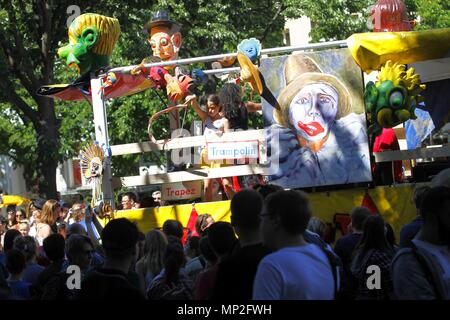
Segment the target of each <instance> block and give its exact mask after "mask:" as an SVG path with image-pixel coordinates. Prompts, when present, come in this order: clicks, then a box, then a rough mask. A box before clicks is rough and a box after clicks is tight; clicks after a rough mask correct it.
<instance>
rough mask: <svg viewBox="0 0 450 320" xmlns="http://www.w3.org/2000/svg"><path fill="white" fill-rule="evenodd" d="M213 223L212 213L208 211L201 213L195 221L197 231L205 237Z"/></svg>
mask: <svg viewBox="0 0 450 320" xmlns="http://www.w3.org/2000/svg"><path fill="white" fill-rule="evenodd" d="M213 223H214V218H213V217H212V216H211V215H210V214H208V213H203V214H200V215H199V216H198V217H197V221H196V222H195V231H197V233H198V234H199V235H200V237H203V236H204V235H206V232H207V229H208V228H209V226H210V225H212V224H213Z"/></svg>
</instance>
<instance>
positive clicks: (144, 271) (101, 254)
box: [0, 185, 450, 301]
mask: <svg viewBox="0 0 450 320" xmlns="http://www.w3.org/2000/svg"><path fill="white" fill-rule="evenodd" d="M414 201H415V205H416V208H417V219H415V220H414V221H412V222H411V223H410V224H408V225H406V226H404V228H403V229H402V231H401V238H400V246H397V245H396V244H395V241H392V240H390V239H389V238H390V237H389V236H388V234H389V232H388V227H387V224H386V223H385V221H384V220H383V218H382V216H381V215H379V214H377V213H375V214H374V213H371V211H370V210H369V209H367V208H365V207H356V208H354V209H353V210H352V211H351V213H350V215H351V226H350V228H349V229H350V232H349V233H348V234H347V235H345V236H343V237H341V238H340V239H339V240H338V241H337V242H336V244H335V245H334V248H333V247H332V245H331V244H328V243H326V242H325V241H324V240H323V238H321V235H319V234H317V233H316V232H314V231H317V230H319V233H320V230H321V229H322V227H321V226H320V225H321V224H320V222H318V221H317V220H318V219H317V218H316V217H314V208H312V207H311V205H310V202H309V200H308V195H307V194H306V193H304V192H301V191H295V190H283V189H282V188H281V187H278V186H276V185H260V186H257V187H256V188H254V189H244V190H241V191H239V192H238V193H236V194H235V195H234V197H233V198H232V200H231V221H230V223H228V222H223V221H218V222H215V221H214V219H213V218H212V216H211V215H209V214H201V215H199V216H198V218H197V221H196V224H195V230H190V232H189V233H188V234H186V233H185V230H186V228H184V227H183V225H182V224H181V223H180V222H179V221H177V220H166V221H165V222H164V224H163V225H162V228H156V229H153V230H150V231H149V232H148V233H147V234H143V233H142V232H141V231H140V230H139V229H138V227H137V225H136V224H135V223H133V222H131V221H129V220H128V219H126V218H119V219H112V220H111V221H110V222H109V223H107V224H106V226H105V227H104V228H103V229H102V230H101V235H100V236H99V238H100V239H101V240H100V241H99V239H96V238H95V237H92V236H90V234H89V232H88V228H87V227H86V226H87V225H86V217H85V214H84V211H83V209H82V207H81V204H76V205H74V206H72V207H71V208H70V209H69V208H67V207H66V206H65V205H64V204H63V205H61V204H60V203H59V202H57V201H55V200H47V201H40V200H37V201H34V202H33V203H32V204H31V206H30V212H31V217H30V218H29V220H28V221H29V225H30V226H29V228H26V230H25V229H24V230H22V228H21V227H20V225H21V224H22V223H23V224H24V222H23V221H24V220H26V219H23V218H26V217H24V216H23V215H24V212H22V211H21V210H16V209H14V210H13V208H8V219H7V221H4V222H2V233H3V235H2V251H1V253H0V297H1V298H2V299H25V300H72V299H81V300H83V299H109V298H113V299H119V298H120V299H132V300H144V299H149V300H210V301H227V300H239V301H249V300H298V299H301V300H310V299H312V300H332V299H337V300H354V299H356V300H367V299H369V300H372V299H374V300H391V299H449V298H450V285H449V284H450V272H449V271H450V251H449V245H450V188H448V187H442V186H441V187H433V188H430V187H419V188H417V189H416V190H415V192H414ZM77 205H78V207H77ZM77 208H78V209H79V210H78V209H77ZM77 210H78V211H77ZM74 212H77V214H74ZM69 213H70V214H69ZM18 214H19V216H20V218H19V220H18V219H17V215H18ZM69 220H70V223H69ZM63 221H67V227H66V228H62V227H61V225H63V223H62V222H63ZM83 221H84V224H83ZM17 226H19V227H17ZM4 230H6V232H4ZM73 266H77V267H78V268H79V270H80V271H81V274H80V279H79V280H80V284H81V285H80V286H79V287H77V286H70V285H68V283H69V280H70V277H71V272H70V270H72V269H69V268H73ZM374 270H375V271H374ZM377 270H378V274H377ZM374 272H375V273H374ZM374 275H375V276H374ZM374 277H375V278H374ZM377 277H378V278H377ZM374 279H375V280H374Z"/></svg>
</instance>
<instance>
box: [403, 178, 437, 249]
mask: <svg viewBox="0 0 450 320" xmlns="http://www.w3.org/2000/svg"><path fill="white" fill-rule="evenodd" d="M428 190H430V187H429V186H419V187H416V188H415V189H414V192H413V196H412V201H413V203H414V205H415V207H416V218H415V219H414V220H413V221H411V222H410V223H408V224H407V225H405V226H404V227H403V228H402V229H401V230H400V247H401V248H405V247H411V246H412V244H411V240H412V239H413V238H414V237H415V236H416V234H417V233H418V232H419V230H420V228H421V227H422V225H423V218H422V216H421V214H420V205H421V204H422V201H423V198H424V196H425V193H426V192H427V191H428Z"/></svg>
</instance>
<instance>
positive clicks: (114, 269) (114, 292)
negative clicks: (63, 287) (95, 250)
mask: <svg viewBox="0 0 450 320" xmlns="http://www.w3.org/2000/svg"><path fill="white" fill-rule="evenodd" d="M101 236H102V246H103V249H104V251H105V258H106V259H105V263H104V264H103V266H102V267H101V268H97V269H96V270H94V271H93V272H91V273H90V274H89V276H87V277H86V279H85V280H84V281H83V282H82V283H81V291H80V293H79V294H78V299H81V300H120V301H123V300H132V301H136V300H143V299H144V295H143V294H142V292H141V291H140V289H139V287H140V285H139V280H137V282H138V283H137V284H133V282H132V279H131V278H130V276H129V270H130V266H131V264H132V263H133V260H134V259H135V257H136V254H137V252H136V251H137V248H136V244H137V242H138V239H139V231H138V228H137V226H136V225H135V224H134V223H132V222H131V221H129V220H128V219H126V218H118V219H113V220H111V221H110V222H109V223H108V224H107V225H106V226H105V228H104V229H103V230H102V235H101Z"/></svg>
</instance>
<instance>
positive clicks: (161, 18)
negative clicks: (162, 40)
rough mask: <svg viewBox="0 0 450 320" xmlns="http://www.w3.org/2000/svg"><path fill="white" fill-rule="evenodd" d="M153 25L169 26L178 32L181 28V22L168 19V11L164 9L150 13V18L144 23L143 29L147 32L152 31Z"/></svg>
mask: <svg viewBox="0 0 450 320" xmlns="http://www.w3.org/2000/svg"><path fill="white" fill-rule="evenodd" d="M155 27H167V28H170V29H171V30H172V31H173V32H178V31H180V29H181V24H180V23H178V22H176V21H173V20H170V19H169V13H168V12H167V11H164V10H159V11H156V12H154V13H152V18H151V20H150V21H149V22H147V23H146V24H145V27H144V28H145V31H146V32H147V33H148V34H151V33H152V29H153V28H155Z"/></svg>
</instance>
